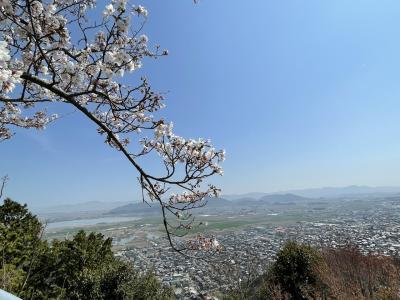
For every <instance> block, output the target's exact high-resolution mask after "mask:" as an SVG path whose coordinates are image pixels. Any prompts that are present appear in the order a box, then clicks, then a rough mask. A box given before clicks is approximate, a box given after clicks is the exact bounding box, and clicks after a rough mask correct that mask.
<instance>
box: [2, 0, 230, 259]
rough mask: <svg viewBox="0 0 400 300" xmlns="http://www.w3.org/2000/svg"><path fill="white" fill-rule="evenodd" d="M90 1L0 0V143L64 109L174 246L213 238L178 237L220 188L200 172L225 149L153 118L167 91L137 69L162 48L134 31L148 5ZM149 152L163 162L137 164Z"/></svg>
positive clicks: (214, 170)
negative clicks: (158, 218) (123, 171)
mask: <svg viewBox="0 0 400 300" xmlns="http://www.w3.org/2000/svg"><path fill="white" fill-rule="evenodd" d="M96 4H97V3H96V1H95V0H79V1H76V0H1V1H0V141H4V140H8V139H10V138H11V137H12V136H13V135H14V132H13V131H12V128H13V127H20V128H37V129H43V128H45V126H46V125H47V124H48V123H50V122H53V121H55V120H57V119H58V115H57V114H55V113H49V111H52V112H53V111H54V110H56V109H57V108H59V107H60V106H67V107H71V108H72V109H73V110H74V111H76V112H77V113H80V114H82V115H83V116H85V117H86V118H87V120H88V121H90V122H92V123H94V124H95V125H96V126H97V131H98V133H99V134H100V135H102V136H103V138H104V142H105V143H106V144H108V145H109V146H111V147H112V148H114V149H116V150H117V151H119V152H120V153H121V155H122V156H123V157H124V158H125V159H126V160H127V162H128V163H129V164H131V165H132V167H133V168H134V169H135V170H136V172H137V174H138V180H139V183H140V186H141V188H142V195H143V201H146V202H149V203H150V202H155V203H157V204H158V205H159V206H160V208H161V214H162V217H163V220H164V222H163V223H164V227H165V229H166V233H167V238H168V240H169V242H170V244H171V246H172V247H173V248H174V249H175V250H177V251H186V250H188V251H191V250H198V249H202V248H205V246H212V245H218V244H216V243H213V241H212V240H211V241H208V242H207V241H206V242H204V238H203V237H202V239H201V241H197V242H196V241H191V242H190V243H188V244H186V241H182V242H181V243H179V245H178V241H176V240H177V239H178V235H181V234H182V233H184V232H186V231H188V230H190V229H191V228H193V222H194V218H193V216H192V214H191V210H192V209H193V208H196V207H201V206H203V205H205V204H206V202H207V200H206V199H207V198H208V197H210V196H211V197H215V196H217V195H218V193H219V189H218V188H217V187H215V186H214V185H212V184H210V183H209V182H207V178H208V177H210V176H212V175H214V174H222V169H221V167H220V165H219V164H220V163H221V162H222V161H223V160H224V157H225V152H224V151H222V150H216V149H215V148H214V147H213V145H212V144H211V142H210V141H209V140H204V139H184V138H182V137H180V136H178V135H176V134H174V133H173V130H172V129H173V126H172V123H169V122H166V121H164V119H163V118H161V117H157V116H158V115H159V113H158V112H159V110H160V109H162V108H163V107H164V106H165V105H164V96H163V95H161V94H159V93H156V92H154V91H153V90H152V88H151V87H150V84H149V82H148V80H147V79H146V78H139V76H137V75H135V72H137V70H138V69H140V68H141V66H142V64H143V60H144V59H145V58H158V57H160V56H165V55H167V54H168V51H167V50H162V51H161V50H160V47H159V46H155V47H153V48H151V47H149V46H148V41H149V39H148V37H147V36H146V35H145V34H142V33H141V31H142V28H143V26H144V23H145V21H146V19H147V16H148V11H147V10H146V8H144V7H143V6H141V5H138V6H135V5H131V4H129V3H128V2H127V0H113V1H111V3H109V4H107V3H104V2H100V3H99V5H100V6H101V7H100V11H99V9H98V8H96ZM128 73H133V74H132V76H130V77H129V79H127V78H124V77H125V75H126V74H128ZM131 141H134V143H131ZM146 159H152V160H154V159H155V160H160V168H158V170H157V172H156V173H154V172H150V171H148V170H146V169H145V168H144V167H143V166H144V163H145V161H146ZM177 231H178V233H177ZM214 248H217V247H214ZM214 250H218V249H214Z"/></svg>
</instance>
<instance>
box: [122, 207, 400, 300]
mask: <svg viewBox="0 0 400 300" xmlns="http://www.w3.org/2000/svg"><path fill="white" fill-rule="evenodd" d="M385 205H386V206H385ZM399 213H400V206H397V205H394V204H390V203H386V204H382V205H379V206H377V207H371V209H367V210H358V209H353V210H344V211H342V212H341V213H340V214H337V215H336V216H333V217H331V218H329V220H318V221H299V222H292V223H287V224H280V225H277V224H255V225H250V226H246V227H243V228H240V229H236V230H225V231H219V232H218V231H217V232H214V233H213V234H214V235H216V237H217V239H218V240H219V241H220V242H221V244H222V245H223V247H224V251H222V253H220V254H215V255H210V257H207V256H206V257H205V258H203V259H194V258H187V257H185V256H182V255H181V254H178V253H176V252H174V251H172V250H171V249H170V248H169V247H168V244H167V243H166V242H165V241H163V240H162V238H161V237H157V236H153V241H150V243H149V244H148V245H149V246H148V247H142V248H135V247H128V248H126V249H123V250H120V251H119V253H118V254H119V255H121V256H124V257H125V258H127V259H130V260H132V261H133V262H134V264H135V265H136V267H138V268H140V269H142V270H151V269H153V270H154V271H155V272H156V274H157V275H158V276H159V278H160V279H161V280H162V281H163V282H164V283H165V284H166V285H168V286H171V287H173V288H174V290H175V292H176V295H177V296H178V298H180V299H212V298H210V297H211V295H218V292H224V291H225V290H228V289H230V288H232V287H235V285H237V286H238V285H239V284H240V283H241V282H243V281H244V280H252V278H255V277H257V276H259V275H260V274H262V273H263V272H264V271H265V270H266V268H267V267H268V264H270V263H271V262H273V260H274V257H275V255H276V253H277V251H279V249H280V248H281V246H282V245H283V243H284V242H285V241H287V240H295V241H297V242H299V243H304V244H310V245H314V246H316V247H332V248H336V247H345V246H353V247H354V246H356V247H358V248H359V249H360V250H361V251H363V252H365V253H378V254H381V255H397V253H399V252H400V214H399ZM324 218H326V216H324ZM207 297H208V298H207Z"/></svg>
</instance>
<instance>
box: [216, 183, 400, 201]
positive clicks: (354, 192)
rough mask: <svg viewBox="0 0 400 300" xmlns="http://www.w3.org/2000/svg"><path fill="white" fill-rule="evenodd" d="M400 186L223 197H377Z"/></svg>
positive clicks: (338, 188) (340, 188)
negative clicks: (286, 195) (292, 195)
mask: <svg viewBox="0 0 400 300" xmlns="http://www.w3.org/2000/svg"><path fill="white" fill-rule="evenodd" d="M399 193H400V187H390V186H389V187H370V186H360V185H351V186H346V187H323V188H312V189H298V190H289V191H284V192H278V193H246V194H238V195H223V196H222V197H223V198H225V199H228V200H237V199H241V198H255V199H260V198H261V197H264V196H268V195H276V194H295V195H298V196H302V197H307V198H343V197H353V196H363V197H367V196H370V197H375V196H387V195H393V194H399Z"/></svg>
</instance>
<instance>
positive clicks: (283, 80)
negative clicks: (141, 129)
mask: <svg viewBox="0 0 400 300" xmlns="http://www.w3.org/2000/svg"><path fill="white" fill-rule="evenodd" d="M137 4H143V5H144V6H146V7H147V8H148V9H149V19H148V22H147V25H146V27H145V29H144V33H146V34H147V35H148V36H149V38H150V43H159V44H160V45H162V47H163V48H167V49H169V51H170V56H168V57H166V58H162V59H159V60H156V61H151V60H148V61H145V64H144V67H143V69H142V70H141V72H142V73H143V74H145V75H146V76H147V77H148V78H149V80H150V82H151V83H152V86H153V88H154V89H156V90H159V91H163V92H168V93H167V102H166V104H167V109H166V110H165V116H166V119H169V120H172V121H173V122H174V124H175V126H174V127H175V131H176V133H177V134H179V135H182V136H185V137H205V138H211V139H212V140H213V142H214V143H215V144H216V145H217V147H220V148H225V149H226V151H227V160H226V162H225V164H224V169H225V175H224V176H223V177H222V178H216V179H215V182H216V183H218V184H219V185H220V186H221V187H222V188H223V192H224V193H226V194H232V193H244V192H250V191H265V192H270V191H280V190H287V189H294V188H309V187H321V186H343V185H352V184H362V185H373V186H378V185H400V182H399V176H398V170H399V169H400V139H399V136H400V121H399V114H400V101H399V99H400V84H399V82H400V76H399V75H400V19H399V18H398V16H399V13H400V2H399V1H394V0H393V1H384V0H382V1H368V0H353V1H348V0H335V1H319V0H318V1H317V0H315V1H314V0H285V1H278V0H274V1H273V0H252V1H245V2H244V1H236V0H229V1H228V0H218V1H211V0H202V1H201V2H200V4H198V5H194V4H193V3H192V2H191V1H190V0H179V1H172V0H169V1H156V0H152V1H143V2H142V3H137ZM98 6H99V8H102V7H103V6H105V2H102V1H100V2H99V5H98ZM67 111H68V110H67ZM63 112H65V109H64V110H63ZM0 155H1V157H2V160H1V162H0V173H1V174H5V173H7V174H9V176H10V178H11V181H10V183H9V186H8V188H7V194H8V195H9V196H12V197H13V198H14V199H16V200H18V201H21V202H28V203H31V204H44V203H51V204H54V205H56V204H58V203H66V202H80V201H92V200H101V201H114V200H122V201H129V200H136V198H137V196H136V195H137V193H138V189H139V188H138V185H137V181H136V174H135V172H134V170H133V169H132V168H131V167H130V165H129V164H128V163H127V162H126V161H125V160H124V159H123V158H122V157H121V156H120V154H119V153H118V152H115V151H113V150H111V149H109V148H108V147H107V146H105V145H104V143H103V140H102V138H101V137H99V136H98V135H97V134H96V130H95V127H94V126H93V125H91V124H90V122H89V121H88V120H85V119H84V118H83V117H81V116H80V115H79V114H76V113H75V114H71V115H69V116H66V117H65V118H63V119H61V120H60V121H58V122H57V123H54V124H53V125H51V126H49V127H48V129H47V130H45V131H39V132H37V131H18V133H17V135H16V136H15V138H13V139H12V140H10V141H8V142H4V143H2V144H1V145H0Z"/></svg>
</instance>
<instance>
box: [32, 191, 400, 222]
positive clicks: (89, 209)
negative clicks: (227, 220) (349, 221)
mask: <svg viewBox="0 0 400 300" xmlns="http://www.w3.org/2000/svg"><path fill="white" fill-rule="evenodd" d="M373 197H400V187H369V186H356V185H353V186H347V187H325V188H314V189H299V190H291V191H287V192H281V193H259V192H253V193H246V194H239V195H223V196H222V197H221V198H210V199H208V203H207V205H206V206H205V207H203V208H200V209H198V210H197V212H198V213H207V214H212V213H213V212H216V211H219V210H224V211H227V210H237V209H246V208H248V207H250V206H252V207H254V206H257V207H265V208H268V205H296V204H299V203H306V202H312V201H315V200H316V199H317V200H318V201H319V200H327V199H342V198H343V199H346V198H373ZM33 211H34V212H35V213H37V214H38V215H39V216H41V217H42V218H45V219H50V220H71V219H76V218H88V217H91V218H92V217H99V216H104V215H131V214H134V215H149V214H158V213H159V206H158V204H157V203H152V204H151V206H149V205H147V204H145V203H142V202H136V203H135V202H133V201H132V202H127V201H115V202H111V201H110V202H100V201H90V202H84V203H79V204H78V203H73V204H63V205H58V206H51V207H40V208H39V207H37V208H33Z"/></svg>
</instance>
